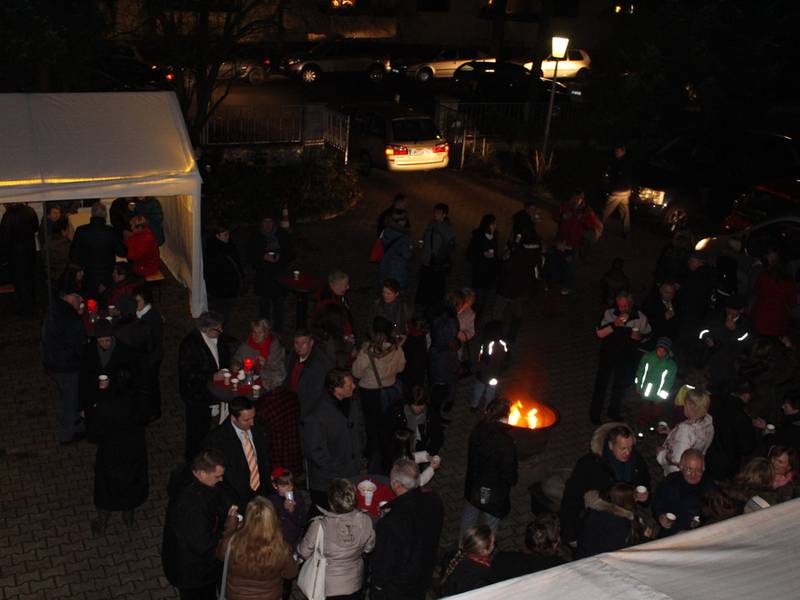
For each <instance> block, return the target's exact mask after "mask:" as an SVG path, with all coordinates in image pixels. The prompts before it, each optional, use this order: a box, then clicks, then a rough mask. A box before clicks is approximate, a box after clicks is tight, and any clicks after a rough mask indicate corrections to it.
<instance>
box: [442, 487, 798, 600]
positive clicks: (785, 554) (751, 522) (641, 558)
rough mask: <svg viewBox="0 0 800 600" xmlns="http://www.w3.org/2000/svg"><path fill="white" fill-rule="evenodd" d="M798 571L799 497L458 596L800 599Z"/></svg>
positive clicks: (508, 599)
mask: <svg viewBox="0 0 800 600" xmlns="http://www.w3.org/2000/svg"><path fill="white" fill-rule="evenodd" d="M797 565H800V499H798V500H792V501H791V502H786V503H784V504H779V505H777V506H773V507H771V508H768V509H764V510H759V511H756V512H753V513H750V514H747V515H742V516H740V517H735V518H733V519H729V520H727V521H723V522H721V523H716V524H714V525H708V526H705V527H701V528H699V529H696V530H694V531H690V532H686V533H681V534H679V535H675V536H672V537H668V538H664V539H662V540H656V541H653V542H649V543H647V544H641V545H639V546H634V547H632V548H627V549H625V550H621V551H619V552H610V553H608V554H600V555H598V556H593V557H591V558H586V559H583V560H579V561H575V562H572V563H568V564H566V565H562V566H560V567H556V568H554V569H549V570H547V571H542V572H541V573H534V574H533V575H526V576H524V577H518V578H517V579H511V580H509V581H504V582H502V583H497V584H495V585H491V586H488V587H484V588H480V589H477V590H474V591H472V592H467V593H464V594H460V595H458V596H451V598H454V599H455V598H458V600H479V599H480V600H484V599H490V598H498V599H502V600H530V599H531V598H536V599H537V600H550V599H553V600H697V599H700V598H703V599H718V598H719V599H722V598H725V599H729V598H747V599H748V600H753V599H762V598H763V599H765V600H766V599H772V598H798V597H800V591H799V589H798V585H797V572H796V571H795V569H796V568H797Z"/></svg>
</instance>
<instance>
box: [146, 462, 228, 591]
mask: <svg viewBox="0 0 800 600" xmlns="http://www.w3.org/2000/svg"><path fill="white" fill-rule="evenodd" d="M224 461H225V457H224V456H222V454H221V453H220V452H219V451H218V450H204V451H203V452H201V453H200V454H198V455H197V456H196V457H195V459H194V460H193V461H192V463H191V473H187V470H188V469H182V470H180V471H176V472H174V473H173V474H172V477H170V482H169V487H168V490H167V491H168V493H169V504H168V505H167V517H166V519H165V521H164V537H163V541H162V546H161V563H162V565H163V567H164V575H166V577H167V581H169V582H170V583H171V584H172V585H174V586H175V587H176V588H178V591H179V592H180V597H181V600H216V597H217V595H216V587H217V584H218V582H219V579H220V575H221V572H222V563H221V562H220V561H218V560H217V559H216V557H215V556H214V551H215V550H216V548H217V544H219V541H220V539H221V538H222V529H223V524H224V522H225V517H226V512H227V514H232V513H235V512H236V509H237V508H238V507H236V506H231V507H228V506H226V505H225V503H224V498H223V495H222V493H221V491H220V490H219V489H218V487H217V484H219V482H220V481H222V477H223V476H224V474H225V466H224Z"/></svg>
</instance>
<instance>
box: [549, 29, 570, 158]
mask: <svg viewBox="0 0 800 600" xmlns="http://www.w3.org/2000/svg"><path fill="white" fill-rule="evenodd" d="M552 44H553V48H552V53H551V54H552V56H553V58H554V59H555V61H556V66H555V68H554V69H553V86H552V87H551V88H550V104H549V105H548V107H547V121H546V122H545V126H544V142H542V160H544V161H546V160H547V142H548V139H549V138H550V119H552V118H553V101H554V100H555V98H556V79H557V78H558V61H559V60H562V59H563V58H564V57H565V56H566V55H567V46H569V38H565V37H553V42H552Z"/></svg>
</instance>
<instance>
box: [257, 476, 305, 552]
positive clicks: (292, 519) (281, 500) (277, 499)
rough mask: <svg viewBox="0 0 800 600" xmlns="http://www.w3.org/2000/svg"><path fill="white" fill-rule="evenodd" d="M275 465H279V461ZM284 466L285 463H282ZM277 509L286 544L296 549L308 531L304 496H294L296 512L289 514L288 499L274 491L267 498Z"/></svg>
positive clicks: (296, 494)
mask: <svg viewBox="0 0 800 600" xmlns="http://www.w3.org/2000/svg"><path fill="white" fill-rule="evenodd" d="M275 464H278V463H277V461H276V462H275ZM280 464H281V465H282V466H283V463H280ZM267 499H268V500H269V501H270V502H272V505H273V506H274V507H275V512H276V513H278V522H279V523H280V525H281V531H282V532H283V537H284V539H285V540H286V543H287V544H289V547H290V548H295V547H296V546H297V543H298V542H299V541H300V539H301V538H302V537H303V532H304V531H305V529H306V518H307V517H308V507H307V506H306V501H305V500H304V499H303V495H302V494H298V493H295V496H294V511H292V512H289V511H288V510H286V506H285V504H286V498H285V497H284V496H281V495H280V494H278V492H277V491H274V490H273V492H272V493H271V494H270V495H269V497H268V498H267Z"/></svg>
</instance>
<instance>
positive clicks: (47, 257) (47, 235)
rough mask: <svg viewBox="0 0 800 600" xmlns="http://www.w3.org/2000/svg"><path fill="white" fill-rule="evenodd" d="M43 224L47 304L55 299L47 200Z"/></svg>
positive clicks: (44, 203)
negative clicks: (51, 270)
mask: <svg viewBox="0 0 800 600" xmlns="http://www.w3.org/2000/svg"><path fill="white" fill-rule="evenodd" d="M42 208H43V209H44V210H43V211H42V225H44V256H45V259H44V282H45V285H46V286H47V305H48V306H49V305H50V303H51V302H52V301H53V290H52V284H51V282H50V223H49V221H50V218H49V217H48V216H47V213H48V210H47V202H42Z"/></svg>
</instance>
